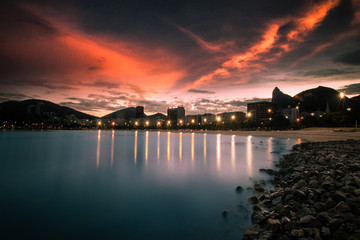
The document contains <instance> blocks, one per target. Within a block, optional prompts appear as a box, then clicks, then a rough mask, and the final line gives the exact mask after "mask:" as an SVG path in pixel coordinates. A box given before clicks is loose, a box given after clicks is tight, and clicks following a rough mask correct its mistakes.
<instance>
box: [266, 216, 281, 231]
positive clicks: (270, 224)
mask: <svg viewBox="0 0 360 240" xmlns="http://www.w3.org/2000/svg"><path fill="white" fill-rule="evenodd" d="M280 226H281V223H280V221H279V219H272V218H269V219H268V220H267V222H266V227H267V229H269V230H272V231H273V232H276V231H278V229H279V228H280Z"/></svg>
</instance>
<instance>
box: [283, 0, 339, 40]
mask: <svg viewBox="0 0 360 240" xmlns="http://www.w3.org/2000/svg"><path fill="white" fill-rule="evenodd" d="M339 3H340V0H328V1H325V2H322V3H319V4H314V5H313V6H312V8H310V9H309V10H308V11H307V12H306V13H305V15H304V17H301V18H298V19H295V21H294V22H295V23H296V29H295V30H293V31H291V32H289V33H288V35H287V37H288V39H289V41H296V42H299V41H303V39H304V38H305V37H306V36H307V34H308V33H309V32H310V31H312V30H313V29H314V28H316V27H317V26H318V24H319V23H320V22H322V21H323V20H324V18H325V17H326V15H327V14H328V12H329V11H330V10H331V9H333V8H334V7H337V6H338V5H339Z"/></svg>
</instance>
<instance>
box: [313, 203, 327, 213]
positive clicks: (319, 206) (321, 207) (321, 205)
mask: <svg viewBox="0 0 360 240" xmlns="http://www.w3.org/2000/svg"><path fill="white" fill-rule="evenodd" d="M314 207H315V208H316V210H318V211H319V212H322V211H324V210H326V205H325V203H322V202H317V203H315V204H314Z"/></svg>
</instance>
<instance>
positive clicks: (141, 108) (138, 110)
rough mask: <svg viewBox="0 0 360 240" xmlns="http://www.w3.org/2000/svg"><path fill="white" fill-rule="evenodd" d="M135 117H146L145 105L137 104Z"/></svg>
mask: <svg viewBox="0 0 360 240" xmlns="http://www.w3.org/2000/svg"><path fill="white" fill-rule="evenodd" d="M135 117H136V118H144V117H145V113H144V106H137V107H136V108H135Z"/></svg>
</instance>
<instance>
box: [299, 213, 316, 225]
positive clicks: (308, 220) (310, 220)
mask: <svg viewBox="0 0 360 240" xmlns="http://www.w3.org/2000/svg"><path fill="white" fill-rule="evenodd" d="M300 223H301V225H302V226H303V227H320V226H321V223H320V221H319V220H317V219H316V218H314V217H313V216H312V215H307V216H305V217H302V218H300Z"/></svg>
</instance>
